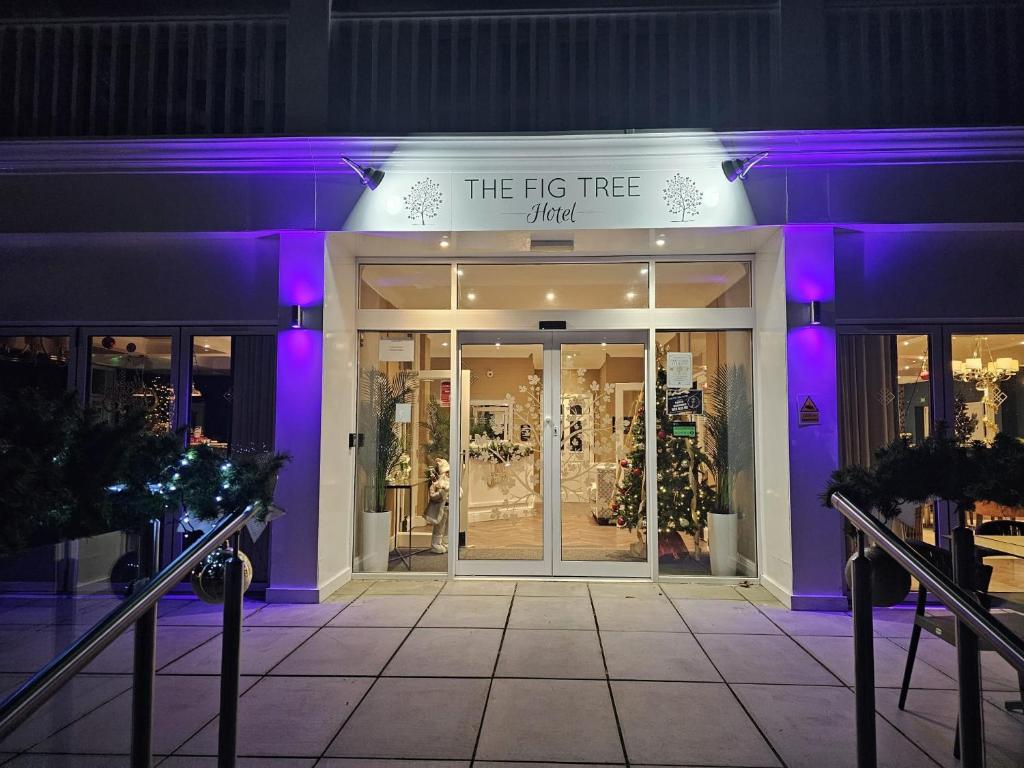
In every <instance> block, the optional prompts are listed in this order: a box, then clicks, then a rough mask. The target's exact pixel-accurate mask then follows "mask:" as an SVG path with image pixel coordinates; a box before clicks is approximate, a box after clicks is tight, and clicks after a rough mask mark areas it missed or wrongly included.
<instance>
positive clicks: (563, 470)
mask: <svg viewBox="0 0 1024 768" xmlns="http://www.w3.org/2000/svg"><path fill="white" fill-rule="evenodd" d="M559 347H560V348H559V359H560V362H561V366H560V377H559V378H560V384H559V401H560V402H559V410H560V414H561V423H562V424H561V426H562V429H561V438H560V439H559V441H558V462H557V463H558V472H559V484H558V487H559V512H560V518H561V521H560V531H561V561H562V563H561V564H560V568H559V572H562V573H564V572H567V571H575V572H579V573H580V574H581V575H584V574H583V572H585V571H591V572H592V571H593V570H594V569H592V568H587V567H584V566H583V565H582V564H583V563H607V562H613V563H614V562H619V563H622V562H626V563H646V561H647V545H646V541H645V538H644V537H643V535H642V533H641V531H637V530H630V528H629V527H628V526H627V525H626V521H625V518H624V517H623V516H622V515H621V514H620V506H621V504H622V498H621V497H622V496H623V494H624V493H627V492H631V491H632V489H636V491H637V499H638V500H642V498H643V495H644V494H643V493H642V491H641V489H642V487H643V484H644V482H645V479H646V471H645V470H646V467H645V462H646V451H645V447H646V443H647V439H646V438H647V436H646V433H645V432H646V424H645V421H644V411H643V389H644V378H645V377H644V371H645V370H646V352H645V345H644V344H643V343H642V342H640V343H636V344H616V343H609V342H607V341H596V340H595V341H592V342H585V343H568V344H560V345H559ZM637 507H638V508H637V510H636V511H637V513H638V514H639V515H643V514H644V510H643V505H642V504H638V505H637ZM598 570H599V569H598Z"/></svg>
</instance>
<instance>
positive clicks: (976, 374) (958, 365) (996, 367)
mask: <svg viewBox="0 0 1024 768" xmlns="http://www.w3.org/2000/svg"><path fill="white" fill-rule="evenodd" d="M984 341H985V339H984V338H976V339H975V340H974V354H973V355H972V356H971V357H968V358H967V359H966V360H954V361H953V378H954V379H956V380H957V381H963V382H966V383H968V384H974V388H975V389H976V390H978V391H979V392H981V393H982V398H981V402H982V403H983V405H984V406H985V410H984V418H983V423H984V427H985V432H986V434H988V433H989V432H991V433H992V434H993V435H994V434H995V433H996V431H997V430H996V420H995V414H996V411H998V410H999V407H1000V406H1001V405H1002V404H1003V403H1004V402H1006V393H1005V392H1003V390H1002V389H1000V388H999V382H1001V381H1006V380H1008V379H1010V378H1012V377H1014V376H1016V375H1017V372H1018V371H1019V370H1020V361H1018V360H1016V359H1015V358H1012V357H997V358H994V359H993V357H992V352H991V351H990V350H989V349H988V345H987V344H984ZM985 358H987V361H986V359H985Z"/></svg>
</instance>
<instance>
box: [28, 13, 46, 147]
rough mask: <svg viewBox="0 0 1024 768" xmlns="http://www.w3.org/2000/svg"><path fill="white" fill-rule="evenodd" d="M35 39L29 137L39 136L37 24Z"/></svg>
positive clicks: (39, 49) (39, 46)
mask: <svg viewBox="0 0 1024 768" xmlns="http://www.w3.org/2000/svg"><path fill="white" fill-rule="evenodd" d="M32 34H33V37H34V38H35V51H34V56H35V61H34V63H33V67H32V128H31V133H30V135H32V136H38V135H39V88H40V84H41V81H42V79H43V72H42V62H43V59H42V54H43V28H42V27H41V26H39V25H38V24H37V25H36V26H35V27H33V29H32Z"/></svg>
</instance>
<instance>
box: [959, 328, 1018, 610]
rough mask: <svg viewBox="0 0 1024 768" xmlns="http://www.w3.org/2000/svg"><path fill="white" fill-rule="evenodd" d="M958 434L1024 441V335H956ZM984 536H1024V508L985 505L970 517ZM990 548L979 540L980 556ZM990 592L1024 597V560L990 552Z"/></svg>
mask: <svg viewBox="0 0 1024 768" xmlns="http://www.w3.org/2000/svg"><path fill="white" fill-rule="evenodd" d="M952 346H953V371H952V375H953V397H954V401H953V403H954V412H953V430H954V433H955V434H956V436H957V437H958V438H959V439H960V440H964V441H966V440H983V441H984V442H986V443H991V442H992V440H993V439H994V438H995V436H996V435H997V434H999V433H1003V434H1005V435H1009V436H1010V437H1015V438H1018V439H1019V438H1022V437H1024V373H1022V372H1021V364H1022V363H1024V334H1019V333H1000V334H994V333H993V334H988V335H983V336H981V335H979V336H973V335H972V336H954V337H953V339H952ZM968 519H969V522H972V523H973V524H974V531H975V533H977V534H978V535H979V536H981V537H984V536H1013V535H1020V533H1021V530H1022V529H1024V507H1009V506H1004V505H1001V504H995V503H993V502H990V501H979V502H978V503H977V504H976V505H975V508H974V512H973V513H969V515H968ZM985 546H986V544H985V542H984V541H983V540H979V541H978V547H979V551H984V550H981V549H980V548H981V547H985ZM983 557H984V561H985V564H986V565H990V566H992V578H991V580H990V582H989V587H988V591H989V592H1024V560H1022V559H1021V558H1018V557H1013V556H1011V555H1003V554H998V553H996V552H995V551H992V550H989V551H984V555H983Z"/></svg>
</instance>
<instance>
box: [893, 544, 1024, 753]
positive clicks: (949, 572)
mask: <svg viewBox="0 0 1024 768" xmlns="http://www.w3.org/2000/svg"><path fill="white" fill-rule="evenodd" d="M907 544H908V545H909V546H910V547H912V548H913V549H914V550H915V551H917V552H918V554H920V555H923V556H924V557H925V558H927V559H928V561H929V562H930V563H931V564H932V565H934V566H935V567H936V568H938V569H939V570H940V571H941V572H942V573H943V575H945V576H946V577H948V578H950V579H952V578H953V555H952V553H950V552H949V551H947V550H945V549H941V548H939V547H936V546H935V545H934V544H929V543H927V542H924V541H918V540H909V541H907ZM991 578H992V566H990V565H985V564H984V563H983V562H982V561H981V553H980V552H979V554H978V560H977V563H976V569H975V573H974V583H975V592H976V594H977V595H978V599H979V602H981V604H982V605H984V606H985V607H986V608H988V607H989V606H988V603H989V600H988V585H989V581H990V580H991ZM927 598H928V593H927V590H926V589H925V587H924V585H921V586H919V587H918V590H917V607H916V609H915V612H914V628H913V629H912V630H911V633H910V647H909V648H908V649H907V666H906V668H905V669H904V670H903V684H902V685H901V686H900V700H899V708H900V709H901V710H902V709H904V708H905V707H906V703H907V693H909V691H910V678H911V676H912V675H913V672H914V659H915V658H916V657H917V646H918V643H919V642H920V640H921V630H923V629H924V630H927V631H928V632H930V633H931V634H933V635H935V636H936V637H937V638H939V639H940V640H945V641H946V642H947V643H949V644H950V645H956V619H955V618H954V617H953V616H929V615H927V614H926V613H925V603H926V601H927ZM1007 616H1008V617H1009V618H1007ZM1007 616H1003V615H1000V617H999V619H1000V621H1002V622H1003V623H1004V624H1005V625H1006V626H1007V627H1008V628H1009V629H1010V630H1011V631H1012V632H1015V633H1017V634H1021V633H1024V615H1020V614H1008V615H1007ZM980 647H981V650H983V651H991V650H993V649H992V647H991V646H988V645H987V644H986V643H985V641H984V640H982V641H981V643H980ZM1020 688H1021V698H1022V699H1024V675H1021V676H1020ZM1020 706H1021V702H1019V701H1018V702H1006V708H1007V709H1008V710H1010V711H1019V708H1020ZM953 755H954V756H955V757H957V758H959V757H960V724H959V723H957V727H956V739H955V741H954V742H953Z"/></svg>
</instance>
